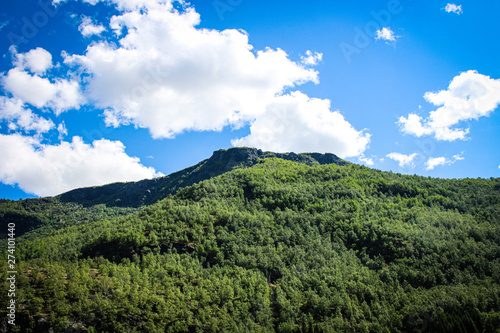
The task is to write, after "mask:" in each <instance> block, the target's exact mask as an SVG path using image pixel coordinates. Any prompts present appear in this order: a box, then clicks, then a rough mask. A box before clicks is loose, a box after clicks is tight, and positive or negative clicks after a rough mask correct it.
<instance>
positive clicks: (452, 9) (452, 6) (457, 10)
mask: <svg viewBox="0 0 500 333" xmlns="http://www.w3.org/2000/svg"><path fill="white" fill-rule="evenodd" d="M444 10H446V11H447V12H448V13H455V14H457V15H460V14H462V13H463V12H462V5H458V6H457V5H455V4H454V3H449V4H447V5H446V7H444Z"/></svg>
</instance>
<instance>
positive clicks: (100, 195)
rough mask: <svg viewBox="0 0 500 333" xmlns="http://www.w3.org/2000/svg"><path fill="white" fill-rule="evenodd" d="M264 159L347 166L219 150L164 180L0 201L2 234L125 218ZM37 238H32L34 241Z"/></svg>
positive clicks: (326, 158) (312, 156)
mask: <svg viewBox="0 0 500 333" xmlns="http://www.w3.org/2000/svg"><path fill="white" fill-rule="evenodd" d="M267 158H280V159H283V160H289V161H295V162H298V163H303V164H306V165H320V164H331V163H334V164H337V165H342V166H343V165H348V164H349V163H348V162H346V161H344V160H342V159H341V158H339V157H337V156H336V155H334V154H328V153H327V154H319V153H304V154H295V153H273V152H263V151H262V150H260V149H255V148H231V149H228V150H224V149H221V150H217V151H215V152H214V153H213V155H212V156H211V157H210V158H208V159H206V160H203V161H201V162H200V163H198V164H196V165H194V166H191V167H189V168H186V169H184V170H181V171H178V172H175V173H172V174H170V175H168V176H165V177H159V178H155V179H144V180H141V181H137V182H122V183H113V184H109V185H104V186H94V187H87V188H79V189H75V190H71V191H69V192H66V193H63V194H60V195H58V196H55V197H47V198H36V199H26V200H20V201H11V200H3V199H0V228H1V229H0V230H6V228H7V225H8V223H11V222H16V221H18V222H19V221H22V223H19V227H18V230H17V235H18V236H21V235H23V234H25V233H27V232H28V231H34V230H37V232H38V233H45V232H47V231H50V230H52V229H57V228H59V227H63V226H67V225H72V224H80V223H88V222H93V221H98V220H102V219H106V218H113V217H116V216H123V215H127V214H129V213H131V212H134V211H137V210H138V209H139V208H140V207H144V206H147V205H150V204H153V203H155V202H157V201H159V200H161V199H163V198H166V197H167V196H169V195H171V194H174V193H176V192H177V190H179V189H180V188H183V187H186V186H190V185H193V184H195V183H198V182H200V181H202V180H206V179H210V178H212V177H216V176H219V175H221V174H223V173H225V172H228V171H231V170H234V169H237V168H248V167H251V166H253V165H255V164H257V163H260V162H261V161H263V160H264V159H267ZM38 233H36V234H35V233H32V234H31V235H32V236H36V235H37V234H38ZM6 237H7V233H5V232H1V231H0V239H2V238H6Z"/></svg>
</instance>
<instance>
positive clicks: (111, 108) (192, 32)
mask: <svg viewBox="0 0 500 333" xmlns="http://www.w3.org/2000/svg"><path fill="white" fill-rule="evenodd" d="M116 3H117V4H118V7H119V8H122V9H123V10H124V11H125V12H124V13H123V14H122V15H118V16H114V17H113V18H112V19H111V21H110V26H111V28H112V29H113V30H114V31H115V33H116V35H117V36H119V38H120V39H119V46H118V47H117V46H115V45H113V44H110V43H107V42H105V41H101V42H98V43H95V44H92V45H90V46H89V47H88V49H87V51H86V53H85V54H84V55H72V56H67V57H66V60H65V62H66V63H67V64H69V65H76V66H78V67H79V68H80V70H83V71H84V72H86V73H88V74H90V77H91V79H90V81H89V82H88V86H87V91H88V94H89V96H90V98H91V99H92V100H93V101H94V102H95V103H96V105H97V106H99V107H101V108H105V109H106V110H107V111H106V117H107V122H108V123H109V124H114V125H119V124H122V123H123V124H128V123H133V124H135V125H136V126H139V127H143V128H148V129H149V130H150V132H151V134H152V136H153V137H155V138H160V137H165V138H172V137H174V136H175V135H176V134H178V133H182V132H183V131H186V130H196V131H205V130H221V129H222V128H223V127H224V126H227V125H233V126H238V125H240V124H242V123H244V122H247V121H251V120H252V119H254V118H255V117H258V116H260V115H261V114H263V113H265V111H266V106H267V105H268V104H269V103H271V102H272V101H273V99H274V97H275V96H276V95H277V94H281V93H282V92H283V91H284V90H285V89H287V88H290V87H294V86H296V85H299V84H302V83H305V82H310V81H312V82H318V73H317V72H316V71H315V70H313V69H311V68H309V67H308V66H307V67H306V65H303V64H302V63H297V62H294V61H291V60H290V59H289V57H288V55H287V54H286V53H285V52H284V51H283V50H280V49H276V50H273V49H265V50H259V51H255V50H253V47H252V46H251V45H250V44H249V42H248V36H247V35H246V33H244V32H242V31H238V30H224V31H217V30H209V29H197V28H196V25H198V23H199V22H200V17H199V15H198V13H196V12H195V11H194V9H192V8H186V9H185V10H184V11H177V10H175V9H174V8H173V6H172V4H171V3H170V2H163V3H157V2H154V1H116ZM144 7H145V8H147V10H143V8H144ZM124 31H127V33H126V34H122V33H123V32H124ZM304 59H305V62H306V63H307V64H308V65H312V64H314V63H316V62H317V61H319V60H320V59H321V55H319V54H313V53H307V54H306V57H305V58H304Z"/></svg>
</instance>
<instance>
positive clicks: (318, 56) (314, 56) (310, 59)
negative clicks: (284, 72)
mask: <svg viewBox="0 0 500 333" xmlns="http://www.w3.org/2000/svg"><path fill="white" fill-rule="evenodd" d="M300 59H301V61H302V63H303V64H304V65H306V66H316V65H317V64H318V63H319V62H321V61H322V60H323V53H318V52H314V53H313V52H311V51H309V50H307V52H306V56H305V57H304V56H301V57H300Z"/></svg>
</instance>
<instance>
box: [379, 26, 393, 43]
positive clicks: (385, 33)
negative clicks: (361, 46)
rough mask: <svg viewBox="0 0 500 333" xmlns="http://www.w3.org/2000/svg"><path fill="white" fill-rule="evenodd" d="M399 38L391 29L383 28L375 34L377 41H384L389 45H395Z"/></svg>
mask: <svg viewBox="0 0 500 333" xmlns="http://www.w3.org/2000/svg"><path fill="white" fill-rule="evenodd" d="M398 37H399V36H396V34H395V33H394V31H392V29H391V28H389V27H383V28H382V29H380V30H377V31H376V32H375V39H376V40H384V41H385V42H386V43H387V44H391V43H395V42H396V38H398Z"/></svg>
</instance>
